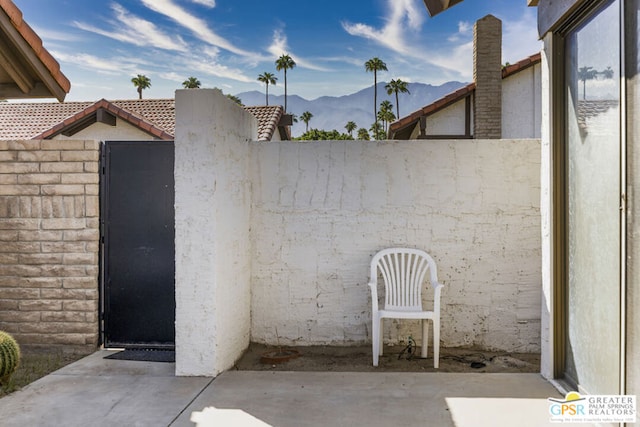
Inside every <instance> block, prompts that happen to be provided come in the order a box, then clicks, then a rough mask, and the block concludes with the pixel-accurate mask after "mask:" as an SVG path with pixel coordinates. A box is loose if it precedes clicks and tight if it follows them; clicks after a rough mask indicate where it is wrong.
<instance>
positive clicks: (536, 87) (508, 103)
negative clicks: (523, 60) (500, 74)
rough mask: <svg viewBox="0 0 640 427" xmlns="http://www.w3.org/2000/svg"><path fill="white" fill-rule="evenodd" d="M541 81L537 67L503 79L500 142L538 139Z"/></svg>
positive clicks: (538, 66)
mask: <svg viewBox="0 0 640 427" xmlns="http://www.w3.org/2000/svg"><path fill="white" fill-rule="evenodd" d="M541 81H542V80H541V67H540V64H536V65H534V66H532V67H529V68H527V69H524V70H522V71H520V72H518V73H516V74H514V75H512V76H509V77H507V78H505V79H502V137H503V138H505V139H514V138H540V125H541V117H542V116H541V114H542V104H541Z"/></svg>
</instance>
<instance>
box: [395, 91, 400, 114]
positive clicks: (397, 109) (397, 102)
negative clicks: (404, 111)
mask: <svg viewBox="0 0 640 427" xmlns="http://www.w3.org/2000/svg"><path fill="white" fill-rule="evenodd" d="M396 120H400V102H399V101H398V91H397V90H396Z"/></svg>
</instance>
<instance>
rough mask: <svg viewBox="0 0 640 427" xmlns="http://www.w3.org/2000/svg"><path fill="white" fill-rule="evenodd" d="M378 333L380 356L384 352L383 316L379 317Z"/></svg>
mask: <svg viewBox="0 0 640 427" xmlns="http://www.w3.org/2000/svg"><path fill="white" fill-rule="evenodd" d="M379 331H380V334H379V335H378V339H379V340H380V349H379V351H380V356H382V355H383V354H384V318H380V329H379Z"/></svg>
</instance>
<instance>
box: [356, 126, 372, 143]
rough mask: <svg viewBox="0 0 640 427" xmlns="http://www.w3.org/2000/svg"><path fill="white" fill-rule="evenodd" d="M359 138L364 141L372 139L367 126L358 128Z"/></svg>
mask: <svg viewBox="0 0 640 427" xmlns="http://www.w3.org/2000/svg"><path fill="white" fill-rule="evenodd" d="M358 139H359V140H362V141H368V140H370V139H371V137H370V136H369V132H367V130H366V129H365V128H360V129H358Z"/></svg>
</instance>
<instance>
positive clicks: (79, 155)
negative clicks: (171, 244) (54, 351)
mask: <svg viewBox="0 0 640 427" xmlns="http://www.w3.org/2000/svg"><path fill="white" fill-rule="evenodd" d="M99 158H100V150H99V143H98V142H97V141H76V140H73V141H57V140H42V141H41V140H29V141H0V330H5V331H7V332H10V333H12V334H13V335H14V336H15V338H16V339H17V340H18V342H19V343H20V344H21V345H23V346H51V345H54V346H56V345H57V346H61V347H64V348H66V349H73V348H76V349H77V348H80V347H82V348H89V347H96V346H97V343H98V242H99V213H100V212H99V174H98V172H99Z"/></svg>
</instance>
